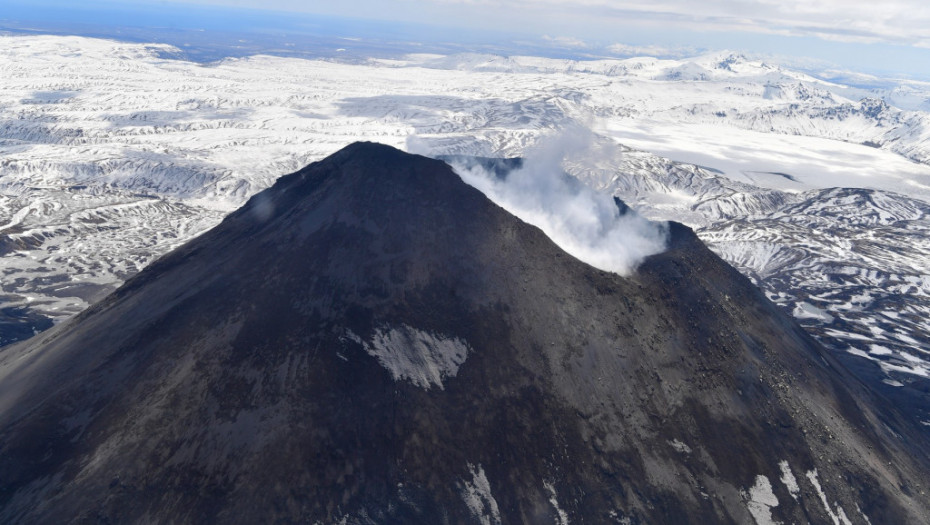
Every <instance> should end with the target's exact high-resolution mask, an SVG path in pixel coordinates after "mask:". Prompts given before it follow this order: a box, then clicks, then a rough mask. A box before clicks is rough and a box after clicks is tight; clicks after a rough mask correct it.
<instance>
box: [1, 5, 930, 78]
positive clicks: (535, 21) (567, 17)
mask: <svg viewBox="0 0 930 525" xmlns="http://www.w3.org/2000/svg"><path fill="white" fill-rule="evenodd" d="M5 2H11V5H13V4H16V3H17V2H20V3H23V4H24V5H26V4H28V5H29V6H30V8H31V9H32V10H33V11H40V10H42V9H43V8H44V9H45V12H46V13H47V16H50V17H52V16H55V15H54V11H55V10H54V9H53V6H55V5H59V6H62V5H67V6H72V7H73V6H74V5H75V3H73V2H62V0H29V1H26V0H5ZM79 5H82V6H90V7H93V6H98V7H100V6H102V7H104V8H106V7H107V6H109V7H111V8H112V9H114V10H118V9H124V10H125V9H127V8H126V6H127V3H126V2H115V1H113V0H85V1H84V2H81V3H80V4H79ZM131 5H133V6H136V7H138V6H148V7H150V8H154V9H163V10H165V11H170V10H185V9H191V8H194V7H195V6H198V5H199V6H202V7H211V8H214V9H216V8H223V9H229V8H237V9H240V10H241V9H251V10H262V11H265V12H270V11H278V12H285V13H300V15H299V16H312V15H327V16H335V17H349V18H362V19H368V20H373V21H382V22H388V23H393V24H397V23H407V24H421V25H436V26H444V27H447V28H449V29H450V30H449V31H447V32H445V33H444V34H445V35H447V37H448V38H450V39H464V40H469V41H473V40H475V39H476V38H480V37H482V36H486V35H490V34H492V33H493V34H496V35H499V36H500V37H501V38H504V37H509V38H511V39H513V40H521V39H528V40H532V41H536V42H540V43H542V44H545V45H548V46H549V47H553V48H563V49H565V50H567V51H572V52H575V53H577V54H579V55H584V54H589V55H598V54H604V53H608V54H610V53H613V54H619V55H636V54H649V55H657V56H664V57H669V56H671V57H674V56H687V55H691V54H697V53H699V52H703V51H719V50H732V51H740V52H746V53H749V54H754V55H761V56H772V57H780V58H783V59H784V60H783V62H790V60H791V59H796V60H798V61H799V63H801V62H803V61H802V60H801V59H810V61H811V63H817V64H823V65H832V66H836V67H839V68H846V69H849V70H858V71H863V72H872V73H879V74H895V75H901V76H904V77H912V78H921V79H930V2H926V1H925V0H879V1H876V0H820V1H810V0H804V1H802V0H709V1H702V2H695V1H689V0H651V1H637V0H634V1H622V0H621V1H616V0H532V1H530V0H393V1H390V2H386V1H384V0H340V1H306V0H302V1H297V0H196V1H184V2H182V1H177V0H137V1H136V2H133V3H132V4H131ZM233 12H239V13H245V12H246V11H233ZM2 18H3V12H2V10H0V19H2ZM789 65H790V64H789Z"/></svg>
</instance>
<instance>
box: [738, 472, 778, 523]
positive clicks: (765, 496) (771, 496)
mask: <svg viewBox="0 0 930 525" xmlns="http://www.w3.org/2000/svg"><path fill="white" fill-rule="evenodd" d="M742 495H743V498H744V499H746V500H747V501H746V507H747V508H748V509H749V513H750V514H752V518H753V519H754V520H756V523H757V524H758V525H775V524H777V523H780V522H777V521H775V520H774V519H772V508H773V507H777V506H778V498H776V497H775V493H774V492H772V484H771V483H769V478H767V477H765V476H762V475H759V476H756V484H755V485H753V486H752V488H750V489H749V492H748V493H746V492H743V493H742Z"/></svg>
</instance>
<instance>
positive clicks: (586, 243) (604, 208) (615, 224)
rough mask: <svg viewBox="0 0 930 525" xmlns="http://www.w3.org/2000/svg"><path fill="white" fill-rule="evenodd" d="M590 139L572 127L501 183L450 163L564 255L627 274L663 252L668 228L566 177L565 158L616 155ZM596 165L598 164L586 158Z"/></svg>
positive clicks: (534, 149) (529, 156) (471, 168)
mask: <svg viewBox="0 0 930 525" xmlns="http://www.w3.org/2000/svg"><path fill="white" fill-rule="evenodd" d="M593 139H594V134H593V133H592V132H590V131H588V130H587V129H584V128H581V127H580V126H575V127H572V128H570V129H569V130H567V131H566V132H563V133H561V134H560V135H558V136H553V137H548V138H544V139H542V140H541V141H540V142H539V143H538V144H537V145H535V146H534V147H532V148H531V149H529V150H528V151H527V153H526V155H525V159H524V163H523V167H522V168H519V169H516V170H513V171H511V172H510V173H508V174H507V175H506V177H504V178H501V177H497V176H495V175H494V173H491V172H489V171H488V170H487V169H486V168H484V167H482V166H480V165H474V164H473V163H472V164H470V165H466V164H464V163H458V162H453V163H452V167H453V168H454V169H455V171H456V173H458V174H459V176H461V177H462V180H464V181H465V182H466V183H468V184H469V185H471V186H474V187H475V188H477V189H479V190H481V191H482V192H483V193H484V194H485V195H487V196H488V198H490V199H491V200H492V201H494V202H495V203H496V204H498V205H499V206H501V207H503V208H504V209H506V210H507V211H509V212H510V213H512V214H514V215H516V216H517V217H519V218H520V219H522V220H523V221H526V222H528V223H530V224H533V225H535V226H537V227H538V228H540V229H541V230H542V231H543V232H545V234H546V235H548V236H549V238H550V239H552V240H553V241H554V242H555V243H556V244H558V245H559V246H560V247H561V248H562V249H563V250H565V251H566V252H568V253H570V254H571V255H573V256H575V257H576V258H578V259H579V260H581V261H584V262H586V263H588V264H590V265H591V266H594V267H595V268H600V269H601V270H606V271H610V272H615V273H618V274H620V275H629V274H630V273H632V272H633V270H634V269H635V268H636V266H637V265H638V264H639V263H640V262H642V260H643V259H645V258H646V257H647V256H649V255H652V254H655V253H659V252H661V251H663V250H665V247H666V243H667V238H668V226H667V224H665V223H658V222H652V221H649V220H646V219H644V218H643V217H641V216H639V215H638V214H637V213H635V212H634V211H632V210H627V211H626V212H625V213H621V211H620V209H619V208H618V207H617V205H616V203H615V202H614V200H613V198H612V197H610V196H609V195H605V194H601V193H598V192H596V191H594V190H592V189H591V188H589V187H587V186H585V185H583V184H582V183H580V182H579V181H578V180H577V179H574V178H572V177H571V176H569V175H567V174H566V173H565V172H564V170H563V169H562V161H563V159H565V158H566V157H570V156H578V155H581V154H584V155H616V154H619V152H618V151H612V150H611V149H610V148H606V149H605V148H604V147H603V146H602V145H595V143H594V140H593ZM588 160H596V159H588Z"/></svg>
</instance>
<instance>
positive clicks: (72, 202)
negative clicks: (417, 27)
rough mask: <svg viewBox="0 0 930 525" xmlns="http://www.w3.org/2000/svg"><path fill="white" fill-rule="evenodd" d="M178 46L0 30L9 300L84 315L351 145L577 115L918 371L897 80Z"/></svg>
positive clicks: (472, 134) (832, 337)
mask: <svg viewBox="0 0 930 525" xmlns="http://www.w3.org/2000/svg"><path fill="white" fill-rule="evenodd" d="M171 54H172V49H170V48H169V47H168V46H164V45H142V44H128V43H121V42H114V41H107V40H97V39H90V38H81V37H55V36H3V37H0V256H2V259H0V288H2V293H0V311H6V309H8V308H17V307H22V308H24V309H26V310H28V311H31V312H38V313H41V314H42V315H46V316H49V317H52V318H55V319H62V318H64V317H66V316H68V315H71V314H73V313H75V312H77V311H80V310H81V309H83V308H85V307H86V306H87V305H88V304H89V303H90V302H92V301H93V300H96V299H97V298H99V297H101V295H102V294H104V293H106V292H107V291H109V290H111V289H113V287H115V286H116V285H118V284H119V283H120V282H122V281H123V280H124V279H125V278H126V277H128V276H129V275H131V274H133V273H135V272H136V271H138V270H139V269H140V268H142V267H144V266H145V265H146V264H148V263H149V262H151V261H152V260H153V259H154V258H156V257H158V256H159V255H161V254H163V253H165V252H167V251H168V250H170V249H172V248H174V247H175V246H177V245H178V244H180V243H183V242H184V241H186V240H188V239H190V238H192V237H194V236H196V235H197V234H199V233H201V232H203V231H205V230H206V229H208V228H209V227H211V226H212V225H214V224H216V223H217V222H218V221H219V220H221V219H222V217H223V216H224V215H225V213H227V212H229V211H231V210H233V209H235V208H236V207H238V206H240V205H241V204H242V203H244V202H245V200H246V199H247V198H248V197H249V196H250V195H252V194H254V193H255V192H257V191H259V190H261V189H263V188H265V187H267V186H269V185H270V184H271V183H272V182H273V181H274V180H275V179H276V178H277V177H278V176H280V175H283V174H285V173H288V172H291V171H294V170H296V169H298V168H300V167H302V166H304V165H306V164H308V163H309V162H312V161H314V160H318V159H320V158H322V157H324V156H326V155H328V154H330V153H332V152H334V151H336V150H338V149H340V148H341V147H343V146H345V145H346V144H348V143H350V142H353V141H356V140H373V141H378V142H382V143H386V144H389V145H393V146H397V147H401V148H408V149H412V150H415V151H418V152H427V153H430V154H435V155H454V154H465V155H481V156H506V157H513V156H520V155H522V154H524V152H526V151H527V150H528V149H530V148H531V147H532V146H533V145H535V144H536V143H537V142H539V141H540V139H541V138H542V137H544V136H549V135H552V134H557V133H559V130H566V129H568V130H570V129H577V128H579V127H582V128H585V129H587V130H589V131H590V132H591V137H592V139H591V140H589V141H587V142H586V143H585V145H584V147H580V148H578V149H577V150H576V151H572V152H569V155H568V158H567V159H566V161H565V164H564V167H565V169H566V170H567V171H568V172H569V173H571V174H573V175H575V176H576V177H578V178H579V179H580V180H582V181H583V182H585V183H586V184H588V185H590V186H591V187H593V188H595V189H597V190H600V191H603V192H607V193H610V194H613V195H616V196H619V197H621V198H622V199H624V200H625V201H626V202H628V203H629V204H630V205H632V206H633V207H635V208H636V209H637V210H638V211H640V212H641V213H642V214H643V215H645V216H646V217H649V218H653V219H663V220H665V219H673V220H678V221H681V222H684V223H686V224H688V225H690V226H692V227H694V228H695V229H696V231H697V232H698V234H699V235H700V236H701V237H702V238H703V239H704V240H705V241H707V242H708V243H709V245H710V246H711V247H712V248H713V249H714V250H716V251H717V253H719V254H720V255H721V256H723V257H724V258H725V259H727V260H728V261H729V262H731V263H732V264H734V265H735V266H736V267H737V268H739V269H740V270H741V271H743V272H744V273H745V274H746V275H748V276H750V277H751V278H753V279H754V280H755V281H756V282H757V283H758V284H759V285H760V286H762V287H763V289H765V290H766V291H767V293H768V294H769V296H770V297H772V299H773V300H775V301H776V302H779V303H780V304H782V305H784V306H785V307H786V308H787V309H788V310H789V311H791V312H794V313H795V314H796V315H797V316H798V318H799V320H801V321H802V323H804V324H805V325H806V326H807V327H808V328H809V329H810V330H811V331H812V333H814V334H815V335H816V336H817V337H819V338H821V340H823V341H824V342H825V343H827V344H828V345H829V346H831V347H833V348H835V349H837V350H838V351H848V352H851V353H853V354H855V355H859V356H860V357H863V358H865V359H870V360H874V361H876V362H878V363H880V365H881V366H882V367H883V369H884V370H885V371H886V372H887V373H888V374H890V375H892V376H893V377H894V379H893V380H892V381H893V383H895V384H902V383H900V382H901V381H904V382H907V381H908V380H909V379H908V378H918V377H927V376H928V375H930V364H928V362H930V337H928V336H927V335H926V334H928V333H930V326H928V322H927V321H926V320H927V319H928V318H930V235H927V233H928V232H930V223H928V212H930V204H928V203H930V115H928V114H927V113H925V112H923V111H920V110H919V109H920V108H923V107H926V106H927V101H928V100H930V91H927V92H921V91H919V90H917V91H915V89H916V88H915V87H914V86H913V85H911V86H909V87H908V91H907V97H906V99H907V104H902V107H906V108H909V109H901V108H899V107H895V106H892V105H889V104H888V103H886V102H884V101H883V100H881V99H880V98H879V97H880V96H882V95H888V94H889V93H890V94H894V93H898V94H900V93H899V91H895V89H893V88H888V89H885V90H883V91H876V92H869V91H868V90H865V89H862V88H856V87H851V86H844V85H842V84H838V83H831V82H825V81H822V80H817V79H815V78H813V77H810V76H807V75H804V74H802V73H798V72H794V71H790V70H786V69H783V68H779V67H776V66H773V65H769V64H764V63H761V62H757V61H752V60H747V59H745V58H743V57H740V56H738V55H716V56H704V57H698V58H695V59H691V60H658V59H652V58H637V59H628V60H600V61H585V62H576V61H570V60H555V59H544V58H535V57H510V58H503V57H495V56H488V55H467V54H466V55H454V56H437V55H411V56H407V57H404V58H401V59H396V60H386V59H372V60H368V61H366V62H362V63H351V64H350V63H339V62H337V61H326V60H304V59H296V58H278V57H272V56H254V57H248V58H239V59H226V60H223V61H220V62H216V63H209V64H198V63H192V62H185V61H180V60H176V59H171V58H166V57H168V56H170V55H171ZM899 98H900V97H899ZM889 100H891V101H892V102H894V101H895V98H894V97H889ZM902 100H903V99H902ZM618 143H620V144H622V146H618ZM631 147H632V148H635V149H631ZM660 155H661V156H660ZM832 188H847V189H832ZM0 321H2V319H0ZM0 325H2V323H0ZM0 339H2V337H0ZM3 342H5V341H0V343H3ZM875 348H881V349H882V350H881V351H880V352H879V351H873V350H874V349H875ZM888 384H892V383H888Z"/></svg>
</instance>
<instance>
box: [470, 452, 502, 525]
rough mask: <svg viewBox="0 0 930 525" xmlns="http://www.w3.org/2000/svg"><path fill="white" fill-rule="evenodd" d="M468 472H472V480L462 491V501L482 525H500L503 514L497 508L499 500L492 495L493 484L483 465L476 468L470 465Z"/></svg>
mask: <svg viewBox="0 0 930 525" xmlns="http://www.w3.org/2000/svg"><path fill="white" fill-rule="evenodd" d="M468 470H469V472H471V477H472V480H471V481H470V482H469V481H465V486H464V488H463V489H462V499H464V500H465V505H467V506H468V508H469V510H471V511H472V513H473V514H474V515H475V517H476V518H478V521H480V522H481V525H491V524H494V523H496V524H500V523H501V512H500V509H499V508H498V507H497V500H495V499H494V496H492V495H491V484H490V483H489V482H488V477H487V476H486V475H485V474H484V469H483V468H482V467H481V465H478V466H477V467H475V466H474V465H472V464H471V463H469V464H468Z"/></svg>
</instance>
